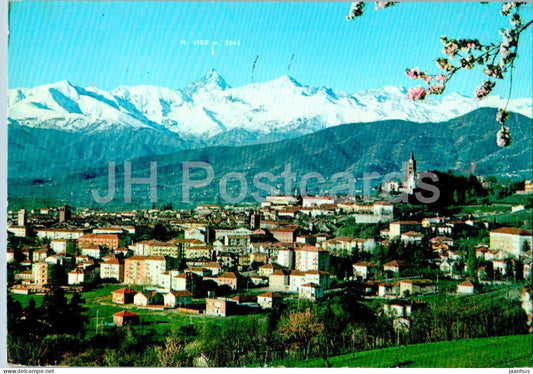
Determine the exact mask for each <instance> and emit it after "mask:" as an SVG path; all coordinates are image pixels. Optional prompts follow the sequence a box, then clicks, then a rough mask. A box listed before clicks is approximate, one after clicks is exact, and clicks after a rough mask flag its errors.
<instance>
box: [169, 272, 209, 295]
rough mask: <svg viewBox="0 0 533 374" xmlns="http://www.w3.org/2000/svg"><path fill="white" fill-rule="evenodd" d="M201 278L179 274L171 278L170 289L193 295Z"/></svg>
mask: <svg viewBox="0 0 533 374" xmlns="http://www.w3.org/2000/svg"><path fill="white" fill-rule="evenodd" d="M200 281H201V277H200V276H199V275H197V274H195V273H181V274H179V275H176V276H172V277H171V284H170V287H169V288H170V289H171V290H175V291H185V290H189V291H191V293H192V294H193V295H194V294H195V293H196V288H197V286H198V284H199V283H200Z"/></svg>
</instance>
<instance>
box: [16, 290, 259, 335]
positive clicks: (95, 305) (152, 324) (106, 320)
mask: <svg viewBox="0 0 533 374" xmlns="http://www.w3.org/2000/svg"><path fill="white" fill-rule="evenodd" d="M122 287H124V285H120V284H112V285H104V286H103V287H101V288H95V289H93V290H90V291H86V292H83V293H82V294H81V296H82V299H83V301H84V303H83V307H84V308H85V312H84V315H85V316H87V318H88V324H87V325H86V331H87V335H88V336H92V335H94V334H96V331H97V326H96V325H97V321H98V326H99V327H98V329H99V331H100V332H101V331H102V330H103V329H105V328H106V327H108V326H110V325H111V324H112V323H113V314H114V313H117V312H120V311H121V310H124V309H126V310H130V311H132V312H134V313H136V314H138V315H139V318H140V323H139V324H138V325H133V326H132V328H133V329H134V330H139V331H141V332H143V333H149V332H154V333H156V334H157V335H158V338H157V339H158V340H161V341H162V340H164V338H165V336H167V335H169V334H171V333H172V332H173V331H175V330H176V329H178V328H180V327H181V326H189V325H193V326H194V327H195V328H196V329H197V330H201V329H202V328H203V326H204V325H206V324H221V323H224V321H226V320H228V319H237V320H240V319H246V318H250V317H252V316H255V317H257V318H262V317H264V314H254V315H236V316H230V317H226V318H221V317H213V316H205V315H203V314H200V315H187V314H178V313H177V310H176V309H166V310H149V309H138V308H137V307H136V306H135V305H133V304H128V305H118V304H114V303H113V302H112V301H111V291H114V290H116V289H119V288H122ZM11 296H12V297H13V299H14V300H16V301H18V302H20V304H21V305H22V307H23V308H25V307H26V306H27V305H28V303H29V300H30V299H31V298H33V299H34V300H35V304H36V306H37V307H39V306H40V305H41V303H42V300H43V297H44V296H43V295H17V294H12V293H11ZM66 296H67V299H68V300H70V298H71V297H72V294H67V295H66ZM201 303H203V300H195V304H201ZM97 317H98V319H97Z"/></svg>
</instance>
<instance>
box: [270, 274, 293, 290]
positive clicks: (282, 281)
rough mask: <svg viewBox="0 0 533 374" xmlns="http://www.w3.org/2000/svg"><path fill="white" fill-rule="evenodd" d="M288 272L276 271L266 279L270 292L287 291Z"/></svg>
mask: <svg viewBox="0 0 533 374" xmlns="http://www.w3.org/2000/svg"><path fill="white" fill-rule="evenodd" d="M288 288H289V272H288V271H287V270H284V269H280V270H276V271H274V272H273V273H272V274H270V276H269V277H268V289H269V290H271V291H283V292H286V291H288Z"/></svg>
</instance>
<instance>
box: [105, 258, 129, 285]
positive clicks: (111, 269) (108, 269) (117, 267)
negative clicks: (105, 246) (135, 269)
mask: <svg viewBox="0 0 533 374" xmlns="http://www.w3.org/2000/svg"><path fill="white" fill-rule="evenodd" d="M100 278H101V279H116V280H117V281H119V282H121V283H122V282H123V281H124V265H122V264H121V263H120V262H119V260H118V259H116V258H112V259H110V260H107V261H105V262H102V264H101V265H100Z"/></svg>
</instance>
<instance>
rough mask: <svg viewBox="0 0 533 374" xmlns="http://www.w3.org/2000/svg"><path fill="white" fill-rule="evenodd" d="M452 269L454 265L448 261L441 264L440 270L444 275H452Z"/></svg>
mask: <svg viewBox="0 0 533 374" xmlns="http://www.w3.org/2000/svg"><path fill="white" fill-rule="evenodd" d="M452 268H453V265H452V264H450V262H449V261H448V260H444V261H442V262H441V263H440V265H439V270H440V271H441V272H442V273H443V274H451V272H452Z"/></svg>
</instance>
